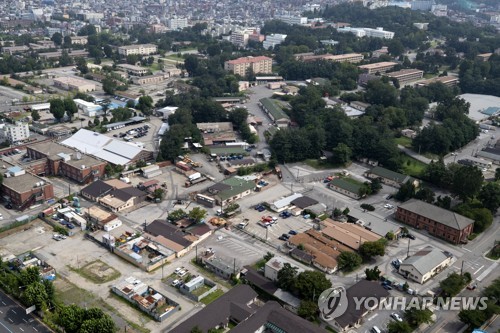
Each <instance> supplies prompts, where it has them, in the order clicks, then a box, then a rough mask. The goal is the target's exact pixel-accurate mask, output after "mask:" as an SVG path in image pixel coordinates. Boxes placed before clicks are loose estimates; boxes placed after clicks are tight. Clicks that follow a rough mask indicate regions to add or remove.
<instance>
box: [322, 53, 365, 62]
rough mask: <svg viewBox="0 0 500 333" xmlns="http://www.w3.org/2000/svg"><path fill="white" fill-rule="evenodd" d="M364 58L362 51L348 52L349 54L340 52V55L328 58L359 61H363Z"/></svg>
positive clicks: (331, 59)
mask: <svg viewBox="0 0 500 333" xmlns="http://www.w3.org/2000/svg"><path fill="white" fill-rule="evenodd" d="M363 59H364V57H363V55H362V54H360V53H347V54H340V55H334V56H331V57H329V58H328V59H327V60H330V61H333V62H349V63H357V62H360V61H362V60H363Z"/></svg>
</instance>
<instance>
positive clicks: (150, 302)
mask: <svg viewBox="0 0 500 333" xmlns="http://www.w3.org/2000/svg"><path fill="white" fill-rule="evenodd" d="M111 290H112V291H113V292H114V293H115V294H117V295H118V296H120V297H122V298H124V299H125V300H127V301H128V302H130V303H132V304H134V305H136V306H137V307H138V308H139V309H140V310H141V311H143V312H145V313H147V314H149V315H150V316H152V317H154V318H155V319H156V320H157V321H163V320H165V319H167V318H169V317H170V316H171V315H172V314H174V313H175V312H176V311H177V310H179V304H177V303H176V302H174V301H172V300H171V299H169V298H167V297H166V296H164V295H162V294H161V293H160V292H159V291H157V290H155V289H154V288H153V287H151V286H148V285H146V284H145V283H143V282H142V281H140V280H138V279H136V278H134V277H128V278H126V279H125V280H123V281H121V282H119V283H118V284H116V285H114V286H113V287H112V288H111Z"/></svg>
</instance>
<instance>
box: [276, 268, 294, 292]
mask: <svg viewBox="0 0 500 333" xmlns="http://www.w3.org/2000/svg"><path fill="white" fill-rule="evenodd" d="M296 277H297V267H296V266H292V265H290V264H289V263H285V264H284V265H283V268H282V269H280V270H279V272H278V280H277V284H278V287H280V288H281V289H283V290H291V289H292V287H293V285H294V282H295V278H296Z"/></svg>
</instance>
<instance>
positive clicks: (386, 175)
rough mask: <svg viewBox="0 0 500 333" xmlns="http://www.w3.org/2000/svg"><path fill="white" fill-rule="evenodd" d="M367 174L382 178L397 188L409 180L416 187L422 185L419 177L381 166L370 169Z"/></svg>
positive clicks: (369, 176) (386, 183) (371, 177)
mask: <svg viewBox="0 0 500 333" xmlns="http://www.w3.org/2000/svg"><path fill="white" fill-rule="evenodd" d="M365 176H366V177H367V178H370V179H380V181H382V183H384V184H385V185H389V186H393V187H396V188H399V187H401V185H403V184H405V183H406V182H408V181H410V182H412V183H413V185H414V186H415V187H419V186H420V181H419V180H418V179H415V178H413V177H410V176H407V175H403V174H402V173H399V172H395V171H392V170H389V169H386V168H382V167H379V166H376V167H374V168H373V169H371V170H368V171H367V172H366V173H365Z"/></svg>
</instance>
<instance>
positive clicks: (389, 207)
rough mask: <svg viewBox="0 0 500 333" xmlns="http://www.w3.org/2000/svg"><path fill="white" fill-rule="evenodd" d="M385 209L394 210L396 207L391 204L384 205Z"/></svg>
mask: <svg viewBox="0 0 500 333" xmlns="http://www.w3.org/2000/svg"><path fill="white" fill-rule="evenodd" d="M384 208H387V209H393V208H394V206H393V205H391V204H385V205H384Z"/></svg>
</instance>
